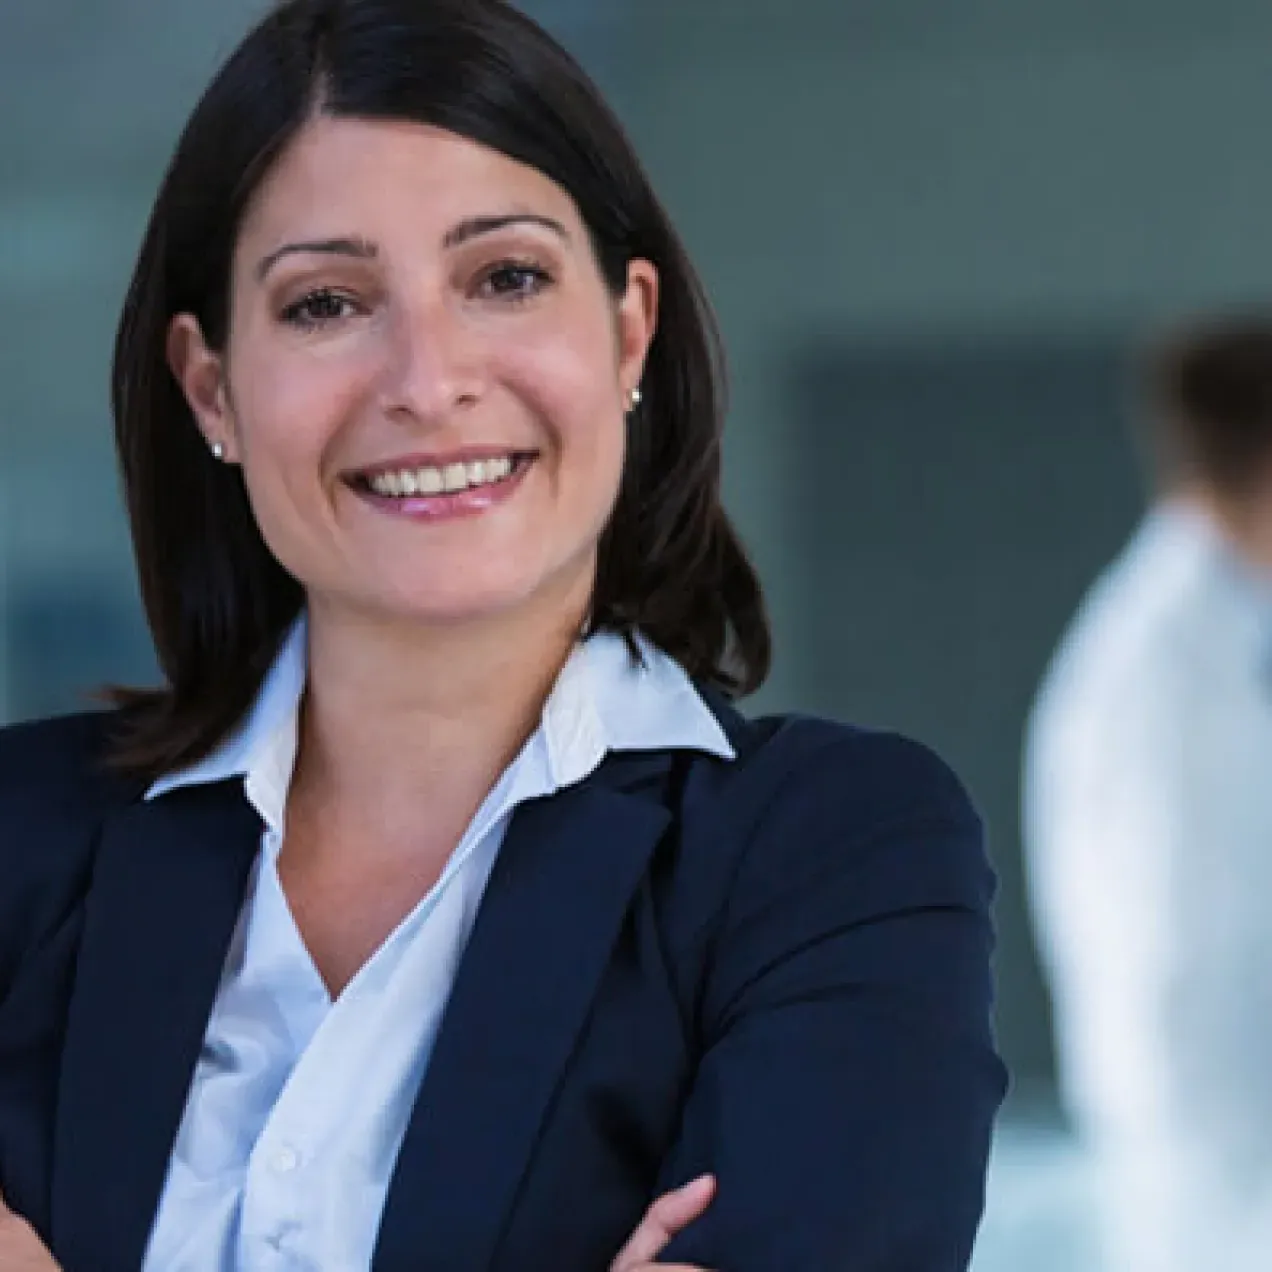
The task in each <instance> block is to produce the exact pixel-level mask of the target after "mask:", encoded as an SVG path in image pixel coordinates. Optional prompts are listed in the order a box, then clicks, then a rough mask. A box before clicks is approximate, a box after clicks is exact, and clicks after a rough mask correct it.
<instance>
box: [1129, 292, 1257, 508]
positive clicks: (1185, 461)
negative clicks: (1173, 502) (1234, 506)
mask: <svg viewBox="0 0 1272 1272" xmlns="http://www.w3.org/2000/svg"><path fill="white" fill-rule="evenodd" d="M1148 378H1149V386H1148V389H1149V399H1150V407H1151V410H1152V416H1153V420H1152V428H1153V431H1154V434H1155V440H1156V443H1157V444H1156V447H1155V451H1156V458H1157V461H1158V463H1159V467H1160V475H1161V477H1162V480H1163V481H1164V482H1165V484H1166V485H1168V486H1170V485H1178V484H1180V483H1183V482H1191V481H1200V482H1202V483H1204V484H1205V485H1207V486H1210V487H1211V488H1213V489H1214V490H1216V491H1218V492H1219V493H1220V494H1223V495H1227V496H1242V495H1245V494H1247V493H1248V492H1249V491H1250V490H1251V489H1252V488H1253V487H1255V486H1260V487H1261V486H1265V485H1266V484H1267V481H1268V478H1269V477H1270V476H1272V315H1264V316H1259V315H1252V314H1247V315H1234V316H1231V317H1228V318H1220V319H1214V320H1211V321H1210V322H1207V323H1203V324H1200V325H1196V326H1193V327H1192V328H1190V329H1189V330H1187V331H1184V332H1182V333H1177V334H1175V335H1173V336H1171V337H1169V338H1168V339H1166V340H1164V341H1163V342H1162V343H1161V344H1160V346H1159V348H1158V349H1157V350H1156V351H1155V353H1154V354H1153V355H1152V356H1151V357H1150V359H1149V369H1148Z"/></svg>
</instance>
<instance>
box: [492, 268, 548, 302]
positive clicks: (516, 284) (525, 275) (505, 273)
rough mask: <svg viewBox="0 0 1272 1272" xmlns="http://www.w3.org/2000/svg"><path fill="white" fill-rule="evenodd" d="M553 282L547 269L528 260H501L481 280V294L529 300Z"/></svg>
mask: <svg viewBox="0 0 1272 1272" xmlns="http://www.w3.org/2000/svg"><path fill="white" fill-rule="evenodd" d="M551 282H552V277H551V275H550V274H549V273H548V271H547V270H546V269H544V268H543V267H542V266H540V265H535V264H533V263H531V262H527V261H500V262H499V264H497V265H494V266H492V267H491V268H490V269H488V270H487V271H486V273H485V275H484V276H483V277H482V280H481V288H480V290H481V294H482V295H484V296H491V297H494V298H495V299H497V300H529V299H530V298H531V297H533V296H537V295H538V294H539V293H540V292H541V291H543V289H544V288H545V287H547V286H548V285H549V284H550V283H551Z"/></svg>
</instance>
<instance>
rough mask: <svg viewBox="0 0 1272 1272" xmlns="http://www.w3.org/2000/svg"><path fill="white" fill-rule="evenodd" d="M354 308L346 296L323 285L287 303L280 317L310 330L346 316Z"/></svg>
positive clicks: (295, 325) (292, 324)
mask: <svg viewBox="0 0 1272 1272" xmlns="http://www.w3.org/2000/svg"><path fill="white" fill-rule="evenodd" d="M354 308H355V306H354V303H353V301H351V300H350V299H349V297H348V296H342V295H340V293H339V292H334V291H331V290H330V289H329V288H326V287H323V288H320V289H319V290H318V291H313V292H310V293H309V295H307V296H302V297H301V298H300V299H299V300H298V301H295V302H294V303H292V304H290V305H288V306H287V308H286V309H284V310H283V314H282V318H283V321H284V322H285V323H288V324H290V325H291V326H293V327H299V328H301V329H302V330H311V329H313V328H315V327H323V326H326V324H327V323H331V322H338V321H339V320H340V319H341V318H347V317H348V316H349V315H350V314H351V313H353V312H354Z"/></svg>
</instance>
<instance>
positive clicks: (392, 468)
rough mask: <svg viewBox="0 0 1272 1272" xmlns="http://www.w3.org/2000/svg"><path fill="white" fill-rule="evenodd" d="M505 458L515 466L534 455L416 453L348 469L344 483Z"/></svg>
mask: <svg viewBox="0 0 1272 1272" xmlns="http://www.w3.org/2000/svg"><path fill="white" fill-rule="evenodd" d="M505 455H507V456H510V457H511V458H512V460H513V461H514V462H515V463H517V464H524V463H525V461H526V460H528V459H533V458H536V457H537V455H538V452H537V451H534V450H526V449H518V448H517V447H515V446H462V447H458V448H456V449H455V450H448V451H428V452H426V451H419V452H416V453H414V454H410V455H398V456H395V457H394V458H393V459H386V460H384V461H383V462H381V463H375V464H368V465H366V466H365V467H362V468H353V469H350V470H349V471H348V472H346V473H345V474H344V480H345V481H346V482H350V483H356V484H358V485H359V486H360V485H361V484H362V483H363V482H367V481H372V480H373V479H374V478H376V477H379V476H380V475H381V474H382V473H399V472H403V471H410V470H412V469H416V468H445V467H446V465H447V464H475V463H478V462H479V461H482V460H487V459H501V458H503V456H505Z"/></svg>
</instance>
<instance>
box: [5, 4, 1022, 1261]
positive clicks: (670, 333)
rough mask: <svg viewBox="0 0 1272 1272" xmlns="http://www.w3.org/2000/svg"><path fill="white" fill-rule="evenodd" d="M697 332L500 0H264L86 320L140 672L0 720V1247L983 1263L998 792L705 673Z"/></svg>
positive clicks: (709, 440) (760, 645) (709, 449)
mask: <svg viewBox="0 0 1272 1272" xmlns="http://www.w3.org/2000/svg"><path fill="white" fill-rule="evenodd" d="M720 365H721V361H720V357H719V352H718V342H717V338H716V332H715V327H714V324H713V321H712V319H711V315H710V311H709V308H708V306H707V304H706V301H705V299H704V297H703V295H702V291H701V289H700V287H699V285H698V282H697V280H696V277H695V275H694V272H693V269H692V267H691V265H690V263H689V261H688V259H687V258H686V256H685V253H684V251H683V249H682V247H681V245H680V243H679V240H678V239H677V237H676V234H675V231H674V230H673V228H672V226H671V225H670V223H669V221H668V219H667V217H666V215H665V213H664V212H663V210H662V209H661V207H660V206H659V204H658V201H657V199H656V198H655V196H654V194H653V192H652V191H651V189H650V187H649V184H648V181H647V180H646V178H645V176H644V174H643V172H642V171H641V168H640V165H639V163H638V161H637V160H636V158H635V156H634V154H633V153H632V150H631V148H630V145H629V143H628V142H627V140H626V138H625V137H624V135H623V133H622V131H621V129H620V128H619V126H618V124H617V123H616V121H615V120H614V118H613V116H612V114H611V113H610V112H609V110H608V109H607V108H606V106H605V105H604V103H603V102H602V101H601V100H600V99H599V98H598V96H597V95H596V92H595V90H594V88H593V87H592V86H591V85H590V83H589V82H588V81H587V79H586V78H585V76H584V75H583V73H582V72H581V71H580V70H579V68H578V67H577V66H576V65H575V64H574V63H573V62H572V61H571V60H570V58H569V57H568V56H567V55H566V54H565V53H564V52H563V51H562V50H561V49H560V48H559V47H558V46H557V45H556V44H554V43H553V42H552V41H551V40H550V39H549V38H548V37H547V36H546V35H545V34H544V33H543V32H542V31H540V30H539V29H538V28H537V27H536V26H535V25H534V24H533V23H531V22H530V21H529V20H527V19H526V18H525V17H523V16H521V15H520V14H518V13H517V11H516V10H515V9H513V8H512V7H511V6H510V5H508V4H506V3H503V2H502V0H287V2H285V3H282V4H281V5H279V6H278V7H277V8H276V9H275V10H274V11H273V12H272V13H271V14H270V15H269V16H268V17H267V18H266V19H265V20H264V21H263V22H262V23H261V24H260V25H259V26H258V27H257V28H256V29H255V30H254V31H253V32H251V33H250V34H249V35H248V37H247V38H246V39H245V41H244V42H243V44H242V45H241V47H240V48H239V49H238V50H237V51H236V52H235V53H234V54H233V56H232V57H231V58H230V60H229V61H228V62H227V64H226V65H225V67H224V68H223V69H222V71H221V72H220V73H219V74H218V76H217V77H216V79H215V81H214V82H213V84H212V85H211V87H210V88H209V89H208V91H207V93H206V94H205V96H204V98H203V100H202V101H201V102H200V103H199V105H198V107H197V109H196V110H195V112H194V115H193V117H192V118H191V120H190V122H189V124H188V125H187V127H186V129H185V132H184V134H183V136H182V138H181V141H180V143H179V145H178V147H177V151H176V154H175V157H174V159H173V161H172V165H171V167H170V169H169V172H168V174H167V176H166V178H165V180H164V183H163V187H162V189H161V191H160V193H159V197H158V200H157V202H156V205H155V209H154V213H153V216H152V219H151V222H150V226H149V229H148V231H147V233H146V236H145V241H144V243H143V245H142V248H141V253H140V258H139V260H138V264H137V268H136V272H135V275H134V278H133V282H132V286H131V289H130V291H129V295H128V298H127V302H126V304H125V307H124V313H123V317H122V321H121V323H120V328H119V335H118V343H117V350H116V361H115V375H114V411H115V423H116V436H117V441H118V451H119V459H120V466H121V470H122V474H123V480H124V488H125V492H126V495H127V502H128V509H129V513H130V518H131V526H132V533H133V539H134V545H135V550H136V557H137V563H138V571H139V576H140V581H141V590H142V596H143V599H144V602H145V606H146V612H147V616H148V619H149V623H150V627H151V631H152V634H153V637H154V642H155V647H156V650H157V651H158V655H159V661H160V665H161V667H162V669H163V672H164V676H165V683H164V684H163V685H162V686H161V687H160V688H157V689H146V690H135V689H134V690H118V691H116V693H115V704H114V709H113V710H110V711H105V712H101V713H98V714H96V715H90V716H83V717H77V718H72V719H66V720H58V721H47V722H43V723H37V724H34V725H28V726H23V727H20V728H16V729H10V730H7V731H4V732H0V877H3V878H4V880H5V888H4V890H3V891H2V892H0V1196H2V1197H3V1201H2V1203H0V1269H7V1268H9V1267H10V1266H13V1267H17V1266H23V1267H28V1266H29V1267H31V1268H40V1267H55V1266H61V1267H63V1268H66V1269H68V1270H69V1272H79V1270H80V1269H83V1270H84V1272H88V1270H89V1269H91V1270H92V1272H113V1270H114V1269H124V1268H130V1269H131V1268H136V1267H138V1266H141V1267H143V1269H145V1272H174V1270H176V1269H181V1270H182V1272H230V1270H231V1269H239V1268H242V1269H246V1268H253V1269H255V1268H261V1267H267V1266H279V1267H282V1266H296V1267H300V1266H305V1267H314V1268H317V1267H321V1268H323V1269H331V1270H332V1272H346V1270H350V1272H351V1270H352V1269H363V1268H369V1267H370V1268H374V1269H376V1270H377V1272H397V1270H398V1269H403V1270H405V1269H411V1270H412V1272H417V1270H420V1269H430V1268H433V1269H438V1270H439V1272H440V1270H442V1269H444V1270H445V1272H479V1270H481V1269H506V1270H507V1272H534V1270H535V1269H544V1270H545V1272H546V1270H547V1269H553V1270H554V1272H598V1270H599V1269H602V1268H607V1267H608V1268H610V1269H612V1270H613V1272H635V1270H636V1269H642V1268H648V1267H651V1266H654V1265H655V1261H656V1260H663V1261H664V1262H662V1263H658V1264H657V1266H663V1267H672V1266H677V1267H682V1268H688V1267H690V1266H692V1267H707V1266H710V1267H723V1268H727V1269H729V1270H730V1272H768V1270H769V1269H773V1270H775V1272H776V1270H778V1269H780V1270H781V1272H801V1270H808V1272H812V1270H813V1269H816V1270H817V1272H826V1270H828V1269H837V1268H843V1269H864V1268H867V1267H869V1268H872V1269H877V1270H878V1272H950V1270H951V1269H957V1268H961V1267H964V1266H965V1265H966V1263H967V1260H968V1257H969V1253H970V1249H971V1244H972V1239H973V1235H974V1233H975V1230H976V1226H977V1222H978V1219H979V1215H980V1209H981V1198H982V1187H983V1179H984V1171H985V1162H986V1155H987V1151H988V1142H989V1134H990V1127H991V1123H992V1119H993V1115H994V1112H995V1110H996V1108H997V1105H998V1103H999V1101H1000V1099H1001V1096H1002V1090H1003V1077H1002V1070H1001V1065H1000V1064H999V1062H998V1060H997V1057H996V1056H995V1053H994V1047H993V1040H992V1037H991V1034H990V1026H989V1008H990V997H991V989H990V973H989V962H990V948H991V943H992V934H991V930H990V923H989V917H988V910H989V903H990V896H991V892H992V883H993V881H992V876H991V873H990V871H989V868H988V865H987V864H986V861H985V856H984V851H983V843H982V834H981V827H980V824H979V821H978V819H977V817H976V815H975V813H974V812H973V810H972V808H971V806H970V804H969V802H968V799H967V796H966V794H965V793H964V791H963V789H962V787H961V786H960V785H959V783H958V781H957V779H956V778H955V777H954V776H953V775H952V774H951V773H950V772H949V770H948V769H947V768H945V766H944V765H943V764H942V763H941V762H940V761H939V760H938V759H937V758H936V757H935V756H933V755H932V754H931V753H930V752H929V751H927V750H925V749H923V748H922V747H921V746H919V745H917V744H916V743H912V742H909V741H906V740H904V739H900V738H896V737H888V736H881V735H876V734H871V733H868V732H865V731H861V730H855V729H852V728H849V727H847V726H842V725H835V724H831V723H828V722H824V721H817V720H812V719H796V718H780V717H779V718H769V719H764V720H754V721H752V720H747V719H746V718H744V717H743V716H742V715H741V714H739V713H738V711H737V710H736V708H735V707H734V706H733V705H732V703H731V701H730V699H731V698H733V697H736V696H738V695H739V694H741V693H745V692H746V691H748V690H750V689H753V688H754V687H756V686H757V685H758V684H759V683H760V682H761V681H762V680H763V678H764V676H765V673H766V671H767V667H768V660H769V633H768V627H767V624H766V621H765V617H764V607H763V602H762V597H761V592H760V588H759V584H758V582H757V580H756V577H755V574H754V572H753V570H752V568H751V566H750V564H749V563H748V561H747V558H746V556H745V553H744V552H743V550H742V548H741V546H740V544H739V541H738V538H737V536H736V534H735V532H734V530H733V528H732V526H731V525H730V522H729V520H728V517H727V515H726V513H725V511H724V509H723V507H722V505H721V500H720V439H721V429H722V398H723V389H722V383H721V371H720ZM19 1260H22V1261H23V1262H21V1263H20V1262H19ZM675 1260H681V1262H680V1263H675V1262H674V1261H675ZM668 1261H669V1262H668Z"/></svg>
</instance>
